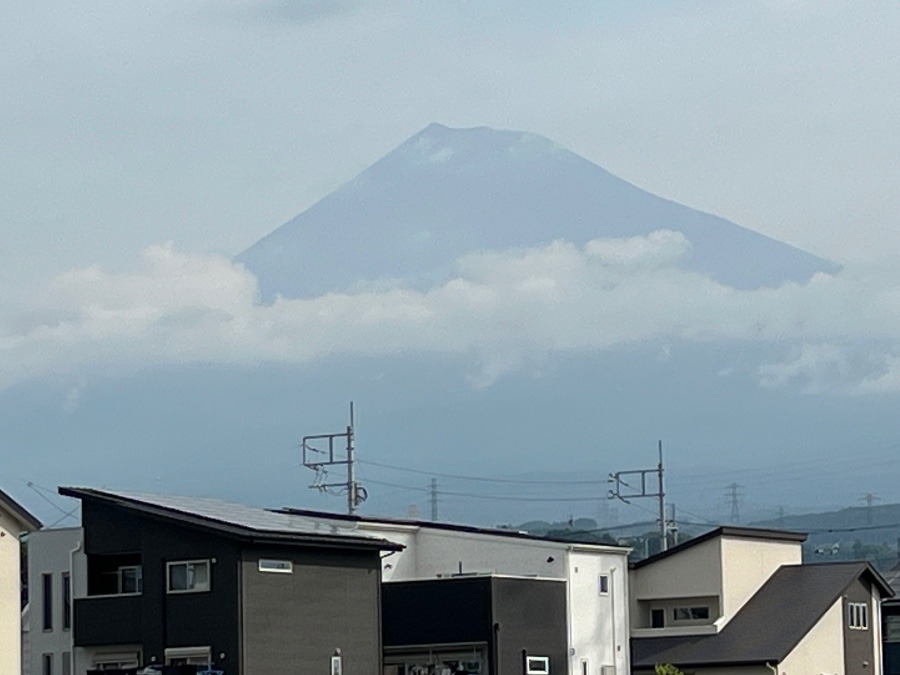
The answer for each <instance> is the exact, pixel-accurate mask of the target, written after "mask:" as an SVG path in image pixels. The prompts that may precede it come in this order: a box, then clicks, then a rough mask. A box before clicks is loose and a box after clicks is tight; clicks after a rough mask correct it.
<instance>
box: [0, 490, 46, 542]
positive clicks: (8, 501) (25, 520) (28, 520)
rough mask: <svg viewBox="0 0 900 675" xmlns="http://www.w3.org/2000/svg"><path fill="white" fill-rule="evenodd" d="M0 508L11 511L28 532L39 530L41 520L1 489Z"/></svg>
mask: <svg viewBox="0 0 900 675" xmlns="http://www.w3.org/2000/svg"><path fill="white" fill-rule="evenodd" d="M0 509H4V510H6V511H8V512H9V513H11V514H12V515H13V517H14V518H16V519H17V520H18V521H20V522H21V523H22V524H23V525H24V526H25V529H26V530H28V531H29V532H33V531H34V530H39V529H41V527H42V525H41V521H39V520H38V519H37V518H35V517H34V516H33V515H32V514H31V512H30V511H29V510H28V509H26V508H25V507H24V506H22V505H21V504H19V502H17V501H16V500H15V499H13V498H12V497H10V496H9V495H8V494H6V493H5V492H4V491H3V490H0Z"/></svg>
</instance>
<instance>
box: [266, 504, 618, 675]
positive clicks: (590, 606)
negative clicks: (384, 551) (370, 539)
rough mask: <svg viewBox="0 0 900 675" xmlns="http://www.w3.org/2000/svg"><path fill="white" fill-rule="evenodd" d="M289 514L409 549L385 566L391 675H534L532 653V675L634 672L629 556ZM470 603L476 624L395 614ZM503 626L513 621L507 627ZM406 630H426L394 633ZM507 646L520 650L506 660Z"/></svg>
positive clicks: (492, 531)
mask: <svg viewBox="0 0 900 675" xmlns="http://www.w3.org/2000/svg"><path fill="white" fill-rule="evenodd" d="M283 512H285V513H292V514H295V515H302V516H304V517H308V518H311V519H313V520H316V521H322V522H327V523H332V524H342V525H344V526H352V527H353V528H354V530H355V531H357V532H359V533H360V534H364V535H367V536H377V537H383V538H384V539H387V540H389V541H392V542H394V543H396V544H399V545H402V547H403V548H402V550H398V551H397V552H395V553H392V554H390V555H387V556H385V558H384V559H383V560H382V574H383V577H384V580H385V587H384V598H385V611H386V614H385V619H384V623H385V645H384V647H385V663H386V665H387V666H389V667H390V666H395V665H396V666H399V665H404V664H405V667H406V670H405V671H401V670H397V671H393V670H387V671H386V672H391V673H393V672H404V673H405V672H413V669H414V668H415V667H418V666H420V665H423V664H424V665H427V663H429V662H430V663H434V662H435V659H436V658H441V659H443V662H452V663H453V664H454V666H453V667H457V668H466V667H467V666H466V664H467V663H470V662H473V661H475V660H476V659H483V661H484V663H485V664H487V666H490V668H488V667H485V668H483V670H482V671H481V672H483V673H485V674H487V673H489V672H490V673H495V672H496V673H500V672H502V673H504V674H505V673H523V672H529V668H528V665H529V664H528V662H527V661H526V660H525V659H526V657H527V656H528V654H529V653H532V652H533V654H534V655H535V656H536V658H535V660H534V661H533V663H532V664H531V665H532V666H533V667H532V668H531V669H530V670H531V671H533V672H543V670H542V669H543V668H544V667H546V669H547V670H548V672H552V673H553V674H554V675H557V674H560V675H562V674H565V673H570V674H571V675H614V674H615V673H619V675H625V674H626V673H629V672H630V664H629V649H628V622H629V619H628V578H627V577H628V553H629V552H630V549H628V548H625V547H621V546H608V545H601V544H582V543H573V542H571V541H553V540H548V539H546V538H543V537H536V536H532V535H529V534H525V533H522V532H518V531H515V530H508V529H499V528H482V527H473V526H468V525H456V524H451V523H440V522H432V521H419V520H404V519H388V518H369V517H362V516H349V515H340V514H331V513H322V512H317V511H308V510H302V509H283ZM472 578H480V581H477V582H475V581H473V582H471V583H465V584H464V583H459V582H458V585H457V586H454V583H453V582H454V580H463V579H472ZM456 589H458V590H456ZM463 595H465V597H468V598H470V603H471V606H472V607H473V612H474V611H475V608H482V610H483V611H480V612H479V613H477V617H478V619H477V620H475V618H474V617H475V616H476V615H475V614H473V615H472V616H471V617H469V621H468V623H467V620H466V616H465V613H464V612H459V613H454V614H453V616H456V618H457V621H451V620H448V621H443V620H442V619H441V618H440V617H436V616H434V614H427V615H425V616H426V618H425V619H421V618H419V617H420V616H421V615H420V614H416V613H408V612H407V613H405V614H403V615H402V617H397V616H395V615H393V613H392V611H393V608H395V607H399V606H401V605H402V604H404V603H406V604H413V605H415V606H418V607H422V606H425V605H428V604H430V605H431V606H434V607H438V605H439V603H440V602H444V600H440V599H442V598H444V599H446V598H456V599H457V600H459V598H461V597H463ZM428 598H431V600H430V601H429V600H428ZM451 605H453V606H456V605H455V604H453V603H451ZM448 606H450V605H448ZM435 613H439V610H437V609H436V610H435ZM503 616H505V617H507V618H506V619H504V620H501V618H500V617H503ZM492 617H493V618H492ZM402 621H406V622H408V623H413V624H414V623H415V622H419V623H418V625H412V626H410V627H409V630H401V629H399V628H398V629H397V630H394V628H395V627H397V626H398V622H402ZM498 624H499V625H498ZM476 625H477V626H481V628H480V629H478V630H476ZM400 628H402V626H400ZM492 631H497V632H496V633H492ZM504 631H505V632H504ZM512 636H515V637H512ZM523 636H528V640H526V639H525V638H524V637H523ZM504 645H516V647H510V648H509V651H505V648H504ZM498 647H499V648H500V651H499V652H498V651H497V650H496V648H498ZM513 652H515V653H516V656H513ZM523 652H525V653H523ZM466 654H468V655H469V658H467V659H464V658H463V656H464V655H466ZM461 664H462V665H461ZM541 664H544V665H541ZM423 667H424V666H423ZM474 667H475V666H473V668H474ZM507 668H510V669H509V670H508V669H507ZM512 668H514V669H512ZM451 672H452V671H451ZM459 672H468V671H466V670H462V669H461V670H460V671H459Z"/></svg>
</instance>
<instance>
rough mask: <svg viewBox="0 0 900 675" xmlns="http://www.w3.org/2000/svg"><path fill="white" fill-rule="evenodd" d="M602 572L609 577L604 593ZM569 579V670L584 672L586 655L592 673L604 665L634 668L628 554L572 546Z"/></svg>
mask: <svg viewBox="0 0 900 675" xmlns="http://www.w3.org/2000/svg"><path fill="white" fill-rule="evenodd" d="M601 574H605V575H607V577H608V578H609V592H608V593H606V594H605V595H601V594H600V588H599V577H600V575H601ZM568 580H569V583H568V594H569V597H568V603H569V646H570V647H571V651H570V654H571V655H570V657H569V673H571V674H572V675H581V672H582V671H581V662H582V660H583V659H587V662H588V669H589V670H588V672H589V675H600V673H601V668H602V667H603V666H615V668H616V673H620V674H621V675H625V674H626V673H629V672H631V668H630V649H629V643H628V614H627V607H628V603H627V598H628V561H627V558H626V557H625V556H615V557H613V556H608V555H599V556H598V555H597V554H595V553H585V552H581V551H578V550H577V549H575V550H572V551H570V552H569V555H568ZM571 652H574V653H571Z"/></svg>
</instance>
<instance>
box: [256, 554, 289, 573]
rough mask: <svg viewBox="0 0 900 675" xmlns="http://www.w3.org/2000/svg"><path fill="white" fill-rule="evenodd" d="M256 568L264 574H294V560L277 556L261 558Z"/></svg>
mask: <svg viewBox="0 0 900 675" xmlns="http://www.w3.org/2000/svg"><path fill="white" fill-rule="evenodd" d="M256 569H257V570H258V571H260V572H263V573H264V574H293V573H294V561H293V560H281V559H275V558H260V559H259V560H258V561H257V563H256Z"/></svg>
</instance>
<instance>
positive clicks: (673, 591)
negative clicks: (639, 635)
mask: <svg viewBox="0 0 900 675" xmlns="http://www.w3.org/2000/svg"><path fill="white" fill-rule="evenodd" d="M630 578H631V625H632V627H633V628H641V627H647V626H649V618H648V616H649V615H647V612H646V611H644V610H645V609H646V607H647V606H648V605H647V604H646V603H645V602H644V601H647V600H666V599H674V598H697V597H710V596H714V597H719V594H720V592H721V591H720V589H721V586H722V565H721V540H720V539H711V540H709V541H705V542H703V543H701V544H697V545H696V546H693V547H691V548H688V549H686V550H684V551H681V552H679V553H677V554H675V555H672V556H670V557H668V558H663V559H661V560H658V561H657V562H655V563H653V564H651V565H647V566H646V567H639V568H638V569H636V570H632V572H631V574H630ZM645 615H646V616H645ZM642 622H643V623H642Z"/></svg>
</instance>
